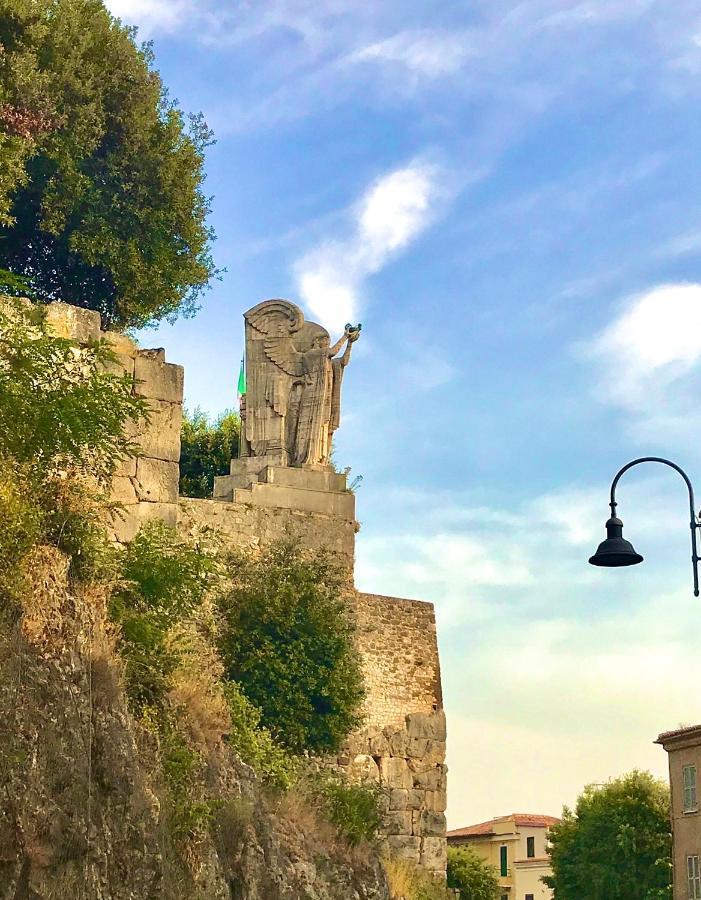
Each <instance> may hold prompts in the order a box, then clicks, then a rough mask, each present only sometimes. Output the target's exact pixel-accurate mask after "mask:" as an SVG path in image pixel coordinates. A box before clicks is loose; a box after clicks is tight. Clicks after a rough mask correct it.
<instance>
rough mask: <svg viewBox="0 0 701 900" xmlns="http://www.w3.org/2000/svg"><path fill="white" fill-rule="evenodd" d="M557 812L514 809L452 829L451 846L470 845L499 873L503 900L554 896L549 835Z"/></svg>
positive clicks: (501, 899)
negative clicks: (549, 878) (548, 883)
mask: <svg viewBox="0 0 701 900" xmlns="http://www.w3.org/2000/svg"><path fill="white" fill-rule="evenodd" d="M559 821H560V820H559V819H556V818H554V817H553V816H540V815H532V814H531V813H512V814H511V815H510V816H501V817H500V818H498V819H491V820H490V821H489V822H481V823H480V824H479V825H470V826H468V827H467V828H457V829H455V830H454V831H449V832H448V846H449V847H469V848H470V849H471V850H474V851H475V853H477V855H478V856H480V857H481V858H482V859H483V860H484V861H485V862H486V863H488V864H489V865H490V866H494V868H495V869H496V870H497V873H498V874H499V887H500V889H501V893H500V900H550V898H551V897H552V891H551V890H550V889H549V888H547V887H546V886H545V885H544V884H543V882H542V881H541V878H542V877H543V875H550V872H551V869H550V857H549V856H548V852H547V835H548V829H549V828H550V826H551V825H554V824H555V823H556V822H559Z"/></svg>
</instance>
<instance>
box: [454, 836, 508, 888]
mask: <svg viewBox="0 0 701 900" xmlns="http://www.w3.org/2000/svg"><path fill="white" fill-rule="evenodd" d="M448 887H451V888H456V889H457V890H458V891H459V897H460V900H495V898H496V897H497V895H498V893H499V877H498V875H497V870H496V869H495V868H494V866H490V865H488V864H487V863H486V862H485V861H484V860H483V859H481V858H480V857H479V856H478V855H477V854H476V853H475V852H474V850H471V849H469V848H468V847H464V848H463V847H449V848H448Z"/></svg>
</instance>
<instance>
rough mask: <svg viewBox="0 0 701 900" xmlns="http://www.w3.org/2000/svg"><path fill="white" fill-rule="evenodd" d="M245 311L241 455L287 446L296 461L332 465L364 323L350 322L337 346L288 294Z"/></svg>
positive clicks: (286, 451) (289, 457) (288, 458)
mask: <svg viewBox="0 0 701 900" xmlns="http://www.w3.org/2000/svg"><path fill="white" fill-rule="evenodd" d="M244 319H245V320H246V395H245V398H244V402H243V403H242V417H243V418H244V425H245V427H244V436H243V437H244V439H243V440H242V447H241V455H242V456H266V455H268V454H278V453H281V452H282V454H283V455H284V456H286V461H287V463H288V465H291V466H303V465H315V466H316V465H321V466H324V465H328V462H329V456H330V453H331V441H332V438H333V433H334V431H336V429H337V428H338V426H339V424H340V419H341V382H342V380H343V372H344V369H345V367H346V366H347V365H348V363H349V361H350V356H351V348H352V346H353V344H354V342H355V341H357V339H358V338H359V337H360V330H361V326H360V325H358V326H356V327H353V326H352V325H346V329H345V332H344V334H343V336H342V337H341V338H340V340H338V341H336V343H335V344H334V345H333V346H331V339H330V337H329V333H328V331H326V329H325V328H322V327H321V325H317V324H316V323H314V322H305V320H304V315H303V314H302V311H301V309H299V307H297V306H295V304H294V303H290V302H289V301H288V300H266V301H264V302H263V303H259V304H258V305H257V306H254V307H253V309H249V311H248V312H247V313H244ZM344 345H345V350H344V352H343V355H341V356H338V354H339V353H340V351H341V349H342V348H343V347H344Z"/></svg>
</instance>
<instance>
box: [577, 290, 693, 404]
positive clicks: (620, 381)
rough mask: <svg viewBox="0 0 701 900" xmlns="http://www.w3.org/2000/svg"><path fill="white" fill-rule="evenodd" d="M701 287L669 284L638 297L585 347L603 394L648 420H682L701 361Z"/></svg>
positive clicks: (585, 353)
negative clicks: (700, 336)
mask: <svg viewBox="0 0 701 900" xmlns="http://www.w3.org/2000/svg"><path fill="white" fill-rule="evenodd" d="M700 330H701V284H665V285H660V286H658V287H655V288H653V289H651V290H649V291H646V292H645V293H643V294H638V295H636V296H634V297H632V298H631V299H630V300H629V301H628V302H627V304H626V306H625V308H624V310H623V312H622V313H621V314H620V315H619V316H618V317H617V318H616V319H615V320H614V321H613V322H612V323H611V324H610V325H609V326H608V327H607V328H606V329H605V330H604V331H603V332H602V333H601V334H600V335H599V336H598V337H597V338H596V339H595V340H594V341H593V342H591V343H590V344H589V346H588V347H586V348H584V356H585V358H588V359H589V360H590V361H591V362H592V363H593V364H594V365H595V366H596V369H597V371H598V373H599V379H598V385H597V394H598V396H599V397H602V398H604V399H605V400H607V401H608V402H609V403H612V404H614V405H618V406H621V407H624V408H626V409H628V410H630V411H633V412H636V413H639V414H642V415H643V416H653V417H655V418H657V417H659V416H660V415H664V416H665V417H672V418H676V417H677V416H679V415H682V414H683V413H682V410H681V408H680V406H679V404H682V406H685V404H686V399H687V397H686V391H685V389H684V381H685V379H686V377H687V376H689V375H690V374H691V373H692V372H693V371H694V370H695V369H696V367H697V366H698V363H699V361H700V360H701V342H699V340H698V334H699V331H700Z"/></svg>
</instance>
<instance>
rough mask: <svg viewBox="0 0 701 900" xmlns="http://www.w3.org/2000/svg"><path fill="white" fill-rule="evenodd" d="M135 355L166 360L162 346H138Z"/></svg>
mask: <svg viewBox="0 0 701 900" xmlns="http://www.w3.org/2000/svg"><path fill="white" fill-rule="evenodd" d="M137 355H138V356H143V357H144V359H155V360H157V361H158V362H165V361H166V351H165V349H164V348H163V347H139V349H138V350H137Z"/></svg>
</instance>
